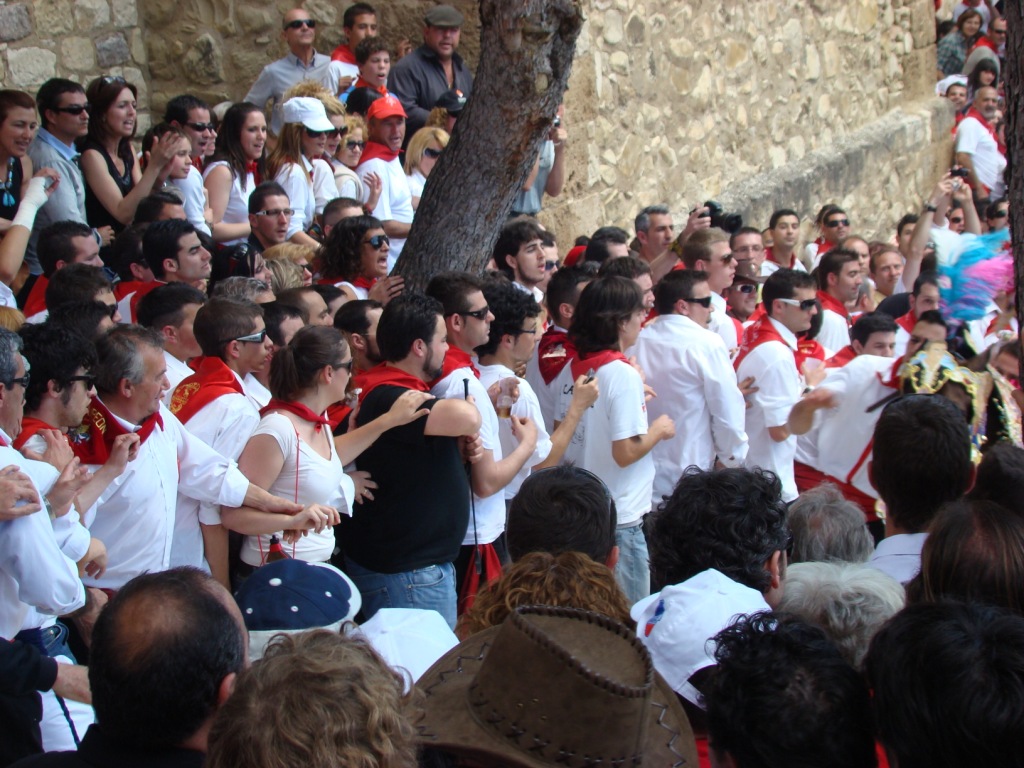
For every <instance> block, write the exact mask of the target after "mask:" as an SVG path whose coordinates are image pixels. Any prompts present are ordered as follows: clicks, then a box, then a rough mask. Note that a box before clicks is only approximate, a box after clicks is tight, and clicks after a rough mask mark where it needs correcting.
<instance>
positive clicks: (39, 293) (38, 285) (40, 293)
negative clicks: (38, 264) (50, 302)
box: [21, 275, 50, 317]
mask: <svg viewBox="0 0 1024 768" xmlns="http://www.w3.org/2000/svg"><path fill="white" fill-rule="evenodd" d="M49 284H50V281H49V279H48V278H47V277H46V275H39V277H37V278H36V281H35V283H33V284H32V290H31V291H29V292H28V298H26V299H25V306H24V307H22V308H21V311H22V312H24V313H25V317H33V316H34V315H38V314H39V313H40V312H45V311H46V286H48V285H49Z"/></svg>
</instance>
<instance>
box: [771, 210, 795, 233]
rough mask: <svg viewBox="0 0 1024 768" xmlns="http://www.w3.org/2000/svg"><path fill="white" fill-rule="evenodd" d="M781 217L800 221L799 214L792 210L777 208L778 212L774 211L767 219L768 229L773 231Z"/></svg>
mask: <svg viewBox="0 0 1024 768" xmlns="http://www.w3.org/2000/svg"><path fill="white" fill-rule="evenodd" d="M783 216H796V219H797V221H799V220H800V214H799V213H797V212H796V211H794V210H793V209H792V208H779V210H777V211H774V212H773V213H772V215H771V218H770V219H768V229H775V227H776V226H777V225H778V223H779V219H781V218H782V217H783Z"/></svg>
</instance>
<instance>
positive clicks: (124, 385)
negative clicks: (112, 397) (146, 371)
mask: <svg viewBox="0 0 1024 768" xmlns="http://www.w3.org/2000/svg"><path fill="white" fill-rule="evenodd" d="M134 392H135V385H134V384H132V382H131V380H130V379H128V378H122V379H120V380H119V381H118V382H117V393H118V394H119V395H120V396H121V397H123V398H125V399H126V400H130V399H131V397H132V394H133V393H134Z"/></svg>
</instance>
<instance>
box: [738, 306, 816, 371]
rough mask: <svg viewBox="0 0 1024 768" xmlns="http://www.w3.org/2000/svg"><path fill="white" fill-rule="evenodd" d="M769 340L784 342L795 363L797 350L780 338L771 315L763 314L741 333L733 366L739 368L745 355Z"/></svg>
mask: <svg viewBox="0 0 1024 768" xmlns="http://www.w3.org/2000/svg"><path fill="white" fill-rule="evenodd" d="M770 341H777V342H779V343H781V344H785V346H786V349H788V350H789V351H790V352H792V353H793V362H794V364H796V359H797V351H796V350H795V349H793V348H792V347H791V346H789V344H788V343H787V342H786V340H785V339H784V338H782V335H781V334H780V333H779V332H778V330H776V328H775V326H774V325H772V319H771V317H769V316H768V315H767V314H765V315H764V316H763V317H761V318H760V319H759V320H757V322H755V323H754V324H753V325H749V326H747V330H746V331H745V332H744V333H743V343H742V344H740V353H739V354H738V355H736V359H735V360H733V363H732V366H733V368H735V369H736V370H739V367H740V363H742V362H743V360H744V359H745V358H746V356H747V355H749V354H750V353H751V352H753V351H754V350H755V349H757V348H758V347H760V346H761V345H762V344H767V343H768V342H770ZM797 370H800V368H799V366H797Z"/></svg>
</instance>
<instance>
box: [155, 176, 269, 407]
mask: <svg viewBox="0 0 1024 768" xmlns="http://www.w3.org/2000/svg"><path fill="white" fill-rule="evenodd" d="M218 166H224V167H225V168H227V169H228V171H229V172H231V192H230V193H229V194H228V204H227V207H225V208H224V217H223V218H222V219H221V221H223V222H224V223H225V224H248V223H249V195H251V194H252V191H253V190H254V189H255V188H256V180H255V178H254V177H253V175H252V174H251V173H246V174H245V177H244V178H243V177H241V176H238V175H237V174H235V173H234V172H233V171H231V166H229V165H228V164H227V162H225V161H224V160H218V161H217V162H215V163H210V164H209V165H207V166H206V167H205V168H203V179H204V181H205V179H206V177H207V176H209V174H210V171H211V170H213V169H214V168H216V167H218ZM243 182H244V187H243ZM245 240H246V239H245V238H244V237H236V238H235V239H234V240H227V241H225V242H224V243H223V245H236V244H238V243H244V242H245ZM171 389H173V387H171Z"/></svg>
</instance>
